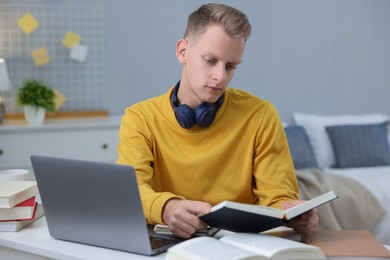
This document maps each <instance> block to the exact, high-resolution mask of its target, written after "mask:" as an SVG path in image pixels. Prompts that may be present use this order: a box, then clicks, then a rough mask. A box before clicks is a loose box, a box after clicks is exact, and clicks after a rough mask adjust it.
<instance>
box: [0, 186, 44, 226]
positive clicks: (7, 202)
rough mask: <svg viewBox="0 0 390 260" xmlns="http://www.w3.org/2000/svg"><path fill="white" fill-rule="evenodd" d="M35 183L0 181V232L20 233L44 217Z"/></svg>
mask: <svg viewBox="0 0 390 260" xmlns="http://www.w3.org/2000/svg"><path fill="white" fill-rule="evenodd" d="M37 195H38V186H37V183H36V182H35V181H0V231H19V230H21V229H22V228H24V227H25V226H27V225H29V224H31V223H32V222H34V221H35V220H37V219H38V218H40V217H41V216H43V208H42V205H40V204H38V202H37V201H36V196H37Z"/></svg>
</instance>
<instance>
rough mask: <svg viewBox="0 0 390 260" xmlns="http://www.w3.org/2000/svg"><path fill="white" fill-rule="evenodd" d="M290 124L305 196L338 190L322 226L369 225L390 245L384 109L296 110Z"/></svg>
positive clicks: (389, 157) (389, 154)
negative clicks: (349, 111) (341, 112)
mask: <svg viewBox="0 0 390 260" xmlns="http://www.w3.org/2000/svg"><path fill="white" fill-rule="evenodd" d="M293 118H294V124H292V125H288V126H285V132H286V136H287V139H288V143H289V147H290V152H291V155H292V158H293V162H294V166H295V168H296V172H297V178H298V182H299V187H300V190H301V198H302V199H310V197H313V196H316V195H318V194H317V193H321V192H324V191H326V190H329V189H333V190H334V191H335V192H336V193H337V194H339V196H340V198H339V199H338V200H336V201H335V202H334V203H332V205H330V206H325V205H324V206H321V207H320V211H319V214H320V228H323V229H369V230H370V231H371V232H372V233H373V234H374V235H375V236H376V237H377V239H378V240H380V241H381V242H382V243H383V244H387V245H390V145H389V139H390V138H389V137H390V136H389V132H388V121H389V117H388V116H387V115H383V114H377V113H375V114H363V115H337V116H321V115H313V114H304V113H294V114H293Z"/></svg>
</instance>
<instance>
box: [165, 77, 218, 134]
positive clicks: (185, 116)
mask: <svg viewBox="0 0 390 260" xmlns="http://www.w3.org/2000/svg"><path fill="white" fill-rule="evenodd" d="M179 86H180V81H179V82H178V83H177V84H176V86H175V88H174V89H173V92H172V95H171V103H172V106H173V110H174V112H175V116H176V120H177V122H178V123H179V124H180V126H181V127H183V128H190V127H191V126H192V125H193V124H197V125H198V126H199V127H208V126H210V125H211V123H212V122H213V121H214V118H215V115H216V114H217V111H218V109H219V108H220V107H221V106H222V103H223V95H222V96H221V97H220V98H219V99H218V100H217V101H216V102H215V103H206V102H205V103H202V104H200V105H199V106H197V107H196V108H195V110H194V111H192V109H191V108H190V106H188V105H186V104H182V105H179V101H178V99H177V91H178V90H179Z"/></svg>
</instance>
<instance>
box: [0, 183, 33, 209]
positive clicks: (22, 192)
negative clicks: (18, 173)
mask: <svg viewBox="0 0 390 260" xmlns="http://www.w3.org/2000/svg"><path fill="white" fill-rule="evenodd" d="M37 194H38V186H37V182H36V181H0V208H12V207H13V206H15V205H17V204H19V203H21V202H23V201H25V200H27V199H29V198H31V197H33V196H35V195H37Z"/></svg>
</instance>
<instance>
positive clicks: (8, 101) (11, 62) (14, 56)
mask: <svg viewBox="0 0 390 260" xmlns="http://www.w3.org/2000/svg"><path fill="white" fill-rule="evenodd" d="M26 13H31V14H32V16H33V17H34V18H35V19H36V20H37V21H38V22H39V26H38V27H37V29H36V30H34V31H33V32H31V33H30V34H26V33H25V32H23V30H22V29H21V28H20V27H19V26H18V20H19V19H20V18H21V17H23V16H24V15H25V14H26ZM104 28H105V22H104V9H103V7H100V6H86V5H74V6H70V5H66V6H65V5H58V4H57V5H33V4H23V5H22V4H1V3H0V57H3V58H4V59H5V60H6V63H7V68H8V73H9V77H10V81H11V84H12V90H11V91H6V92H3V93H2V94H3V95H2V96H3V97H4V101H5V105H6V109H7V112H11V113H12V112H20V111H21V108H20V107H18V106H17V104H16V93H17V89H18V88H19V87H20V86H21V85H22V83H23V81H24V80H26V79H32V78H34V79H38V80H43V81H44V82H45V83H47V84H48V85H49V86H51V87H53V88H54V89H58V90H59V91H60V92H61V93H63V94H64V95H65V96H66V98H67V100H66V102H65V103H64V105H63V106H62V108H61V110H62V111H85V110H105V109H107V101H106V98H105V96H106V82H105V71H106V70H105V33H104V31H105V29H104ZM68 31H72V32H76V33H77V34H78V35H80V36H81V37H82V40H81V43H82V44H83V45H85V46H87V47H88V55H87V56H86V59H85V61H83V62H81V61H77V60H74V59H70V49H69V48H67V47H66V46H64V45H63V44H62V41H63V39H64V37H65V35H66V33H67V32H68ZM42 47H44V48H46V49H47V51H48V53H49V55H50V58H51V60H50V62H49V63H47V64H45V65H43V66H36V64H35V63H34V60H33V59H32V56H31V53H32V52H33V51H34V50H36V49H39V48H42Z"/></svg>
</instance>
